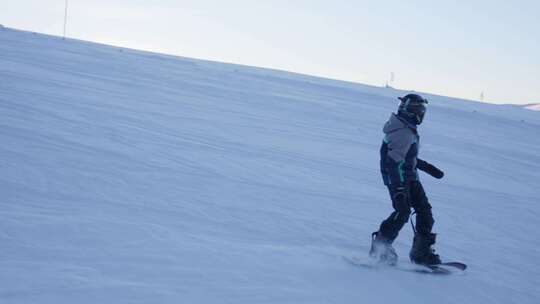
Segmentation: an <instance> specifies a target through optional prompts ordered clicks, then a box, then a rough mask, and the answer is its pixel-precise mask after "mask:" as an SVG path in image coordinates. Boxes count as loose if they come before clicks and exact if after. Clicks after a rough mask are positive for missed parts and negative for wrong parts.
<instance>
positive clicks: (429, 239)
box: [369, 94, 444, 265]
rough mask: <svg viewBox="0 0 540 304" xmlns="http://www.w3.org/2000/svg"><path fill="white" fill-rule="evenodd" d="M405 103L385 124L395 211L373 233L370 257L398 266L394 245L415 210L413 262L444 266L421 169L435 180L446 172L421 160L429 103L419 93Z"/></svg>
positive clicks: (384, 162) (385, 162)
mask: <svg viewBox="0 0 540 304" xmlns="http://www.w3.org/2000/svg"><path fill="white" fill-rule="evenodd" d="M398 99H399V100H400V101H401V102H400V105H399V108H398V112H397V114H394V113H392V115H391V116H390V119H389V120H388V122H386V124H385V125H384V128H383V132H384V133H385V136H384V139H383V143H382V146H381V150H380V153H381V163H380V166H381V173H382V178H383V181H384V184H385V185H386V186H387V187H388V190H389V192H390V198H391V200H392V207H393V208H394V211H393V212H392V214H390V216H389V217H388V218H387V219H386V220H384V221H383V222H382V223H381V225H380V228H379V230H378V231H376V232H374V233H373V234H372V243H371V250H370V252H369V254H370V256H371V257H372V258H374V259H376V260H377V261H378V262H383V263H388V264H390V265H394V264H395V263H396V262H397V254H396V252H395V250H394V248H393V247H392V242H393V241H394V240H395V239H396V237H397V236H398V233H399V231H400V230H401V228H402V227H403V225H405V223H407V221H408V220H409V216H410V215H411V207H412V208H413V209H414V211H415V212H416V227H413V228H414V232H415V235H414V240H413V245H412V248H411V251H410V253H409V258H410V259H411V261H412V262H413V263H416V264H422V265H436V264H440V263H441V259H440V258H439V255H437V254H435V250H434V249H432V247H431V246H432V245H434V244H435V236H436V235H435V234H434V233H432V232H431V229H432V227H433V223H434V220H433V215H432V213H431V205H430V204H429V202H428V198H427V197H426V194H425V192H424V189H423V187H422V184H421V183H420V180H419V178H418V172H417V169H419V170H422V171H424V172H426V173H428V174H430V175H431V176H433V177H435V178H438V179H440V178H442V177H443V176H444V173H443V172H442V171H441V170H439V169H438V168H437V167H435V166H433V165H432V164H430V163H428V162H426V161H424V160H421V159H419V158H418V150H419V147H420V145H419V140H420V137H419V135H418V130H417V126H418V125H420V124H421V123H422V120H423V119H424V114H425V112H426V105H427V104H428V101H427V100H426V99H424V98H422V97H421V96H420V95H418V94H408V95H406V96H404V97H398Z"/></svg>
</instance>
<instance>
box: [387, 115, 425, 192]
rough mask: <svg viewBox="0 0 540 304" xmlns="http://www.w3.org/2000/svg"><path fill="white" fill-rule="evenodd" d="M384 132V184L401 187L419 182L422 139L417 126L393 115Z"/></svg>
mask: <svg viewBox="0 0 540 304" xmlns="http://www.w3.org/2000/svg"><path fill="white" fill-rule="evenodd" d="M383 132H384V134H385V136H384V140H383V143H382V146H381V151H380V152H381V174H382V177H383V181H384V184H385V185H387V186H392V187H399V186H403V185H404V184H405V183H406V182H410V181H416V180H418V173H417V171H416V164H417V157H418V149H419V145H420V137H419V136H418V132H417V130H416V125H414V124H411V123H409V122H408V121H406V120H405V119H404V118H401V117H399V116H397V115H396V114H392V115H391V116H390V119H389V120H388V121H387V122H386V124H385V125H384V128H383Z"/></svg>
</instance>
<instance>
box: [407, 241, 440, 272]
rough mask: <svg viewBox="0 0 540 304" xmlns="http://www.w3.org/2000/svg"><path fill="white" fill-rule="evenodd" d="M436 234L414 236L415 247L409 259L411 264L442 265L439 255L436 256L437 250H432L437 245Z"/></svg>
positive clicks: (413, 246)
mask: <svg viewBox="0 0 540 304" xmlns="http://www.w3.org/2000/svg"><path fill="white" fill-rule="evenodd" d="M436 236H437V235H436V234H435V233H429V234H420V233H417V234H415V236H414V240H413V245H412V248H411V252H410V253H409V258H410V259H411V262H413V263H415V264H421V265H436V264H440V263H441V259H440V258H439V255H438V254H435V249H433V248H431V246H432V245H433V244H435V237H436Z"/></svg>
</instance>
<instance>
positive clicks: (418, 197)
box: [409, 181, 441, 265]
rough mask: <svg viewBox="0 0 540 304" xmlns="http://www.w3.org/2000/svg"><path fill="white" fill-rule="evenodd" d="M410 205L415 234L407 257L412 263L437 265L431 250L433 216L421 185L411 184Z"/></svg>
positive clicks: (433, 251)
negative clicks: (414, 217)
mask: <svg viewBox="0 0 540 304" xmlns="http://www.w3.org/2000/svg"><path fill="white" fill-rule="evenodd" d="M410 190H411V191H410V194H411V205H412V207H413V208H414V210H415V211H416V234H415V236H414V240H413V245H412V248H411V252H410V253H409V257H410V259H411V261H412V262H413V263H417V264H425V265H433V264H439V263H440V262H441V259H440V258H439V255H437V254H435V250H434V249H433V248H431V246H433V245H434V244H435V239H436V235H435V234H434V233H431V229H432V228H433V223H434V222H435V221H434V220H433V214H432V213H431V205H430V204H429V202H428V199H427V197H426V193H425V192H424V188H423V187H422V184H421V183H420V182H419V181H418V182H413V183H411V188H410Z"/></svg>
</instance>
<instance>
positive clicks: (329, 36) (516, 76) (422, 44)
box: [0, 0, 540, 103]
mask: <svg viewBox="0 0 540 304" xmlns="http://www.w3.org/2000/svg"><path fill="white" fill-rule="evenodd" d="M64 3H65V0H0V24H3V25H4V26H6V27H11V28H17V29H22V30H29V31H35V32H40V33H47V34H53V35H59V36H61V35H62V32H63V24H64ZM67 36H68V37H71V38H78V39H83V40H89V41H95V42H102V43H107V44H112V45H117V46H123V47H129V48H137V49H144V50H150V51H156V52H162V53H168V54H174V55H180V56H186V57H194V58H201V59H210V60H216V61H223V62H232V63H239V64H245V65H252V66H259V67H269V68H276V69H281V70H287V71H292V72H298V73H304V74H311V75H317V76H323V77H329V78H335V79H342V80H349V81H354V82H359V83H365V84H371V85H377V86H381V85H383V84H384V83H386V82H387V81H388V80H390V74H391V73H392V72H393V73H394V75H395V80H394V82H393V83H391V85H392V86H394V87H396V88H399V89H406V90H416V91H422V92H429V93H434V94H441V95H446V96H453V97H461V98H467V99H473V100H479V99H480V94H481V93H482V92H483V93H484V96H485V101H487V102H494V103H532V102H540V1H538V0H528V1H502V0H491V1H489V0H486V1H484V0H471V1H464V0H463V1H462V0H457V1H433V0H432V1H420V0H409V1H405V0H402V1H399V0H387V1H385V0H379V1H362V0H358V1H355V0H326V1H321V0H311V1H309V0H251V1H249V0H223V1H217V0H215V1H212V0H196V1H195V0H193V1H190V0H161V1H151V0H145V1H143V0H115V1H113V0H110V1H105V0H68V23H67Z"/></svg>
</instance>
